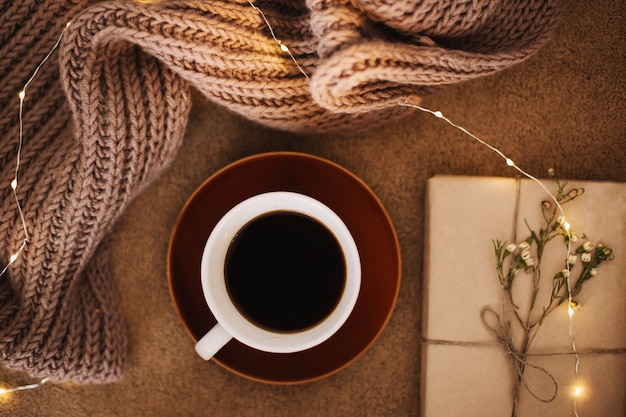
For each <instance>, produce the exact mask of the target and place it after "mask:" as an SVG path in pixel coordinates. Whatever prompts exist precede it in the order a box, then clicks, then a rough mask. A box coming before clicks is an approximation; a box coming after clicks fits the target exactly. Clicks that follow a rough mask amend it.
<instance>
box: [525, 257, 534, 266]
mask: <svg viewBox="0 0 626 417" xmlns="http://www.w3.org/2000/svg"><path fill="white" fill-rule="evenodd" d="M534 264H535V260H534V259H533V258H528V259H524V265H526V266H533V265H534Z"/></svg>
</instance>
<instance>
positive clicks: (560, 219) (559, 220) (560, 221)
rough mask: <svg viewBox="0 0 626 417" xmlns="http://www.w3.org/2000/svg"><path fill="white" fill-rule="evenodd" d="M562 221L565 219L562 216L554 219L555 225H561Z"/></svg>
mask: <svg viewBox="0 0 626 417" xmlns="http://www.w3.org/2000/svg"><path fill="white" fill-rule="evenodd" d="M564 221H565V217H563V216H559V218H558V219H556V222H557V224H563V222H564Z"/></svg>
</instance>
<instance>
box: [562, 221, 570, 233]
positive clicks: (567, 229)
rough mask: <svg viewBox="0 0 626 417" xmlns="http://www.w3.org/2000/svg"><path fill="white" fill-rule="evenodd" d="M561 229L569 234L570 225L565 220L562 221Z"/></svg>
mask: <svg viewBox="0 0 626 417" xmlns="http://www.w3.org/2000/svg"><path fill="white" fill-rule="evenodd" d="M563 228H565V231H567V232H569V228H570V224H569V223H568V222H567V220H565V219H563Z"/></svg>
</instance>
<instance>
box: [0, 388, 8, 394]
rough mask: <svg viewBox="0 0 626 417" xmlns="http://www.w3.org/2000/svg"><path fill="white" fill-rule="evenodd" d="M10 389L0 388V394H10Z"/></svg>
mask: <svg viewBox="0 0 626 417" xmlns="http://www.w3.org/2000/svg"><path fill="white" fill-rule="evenodd" d="M8 393H9V391H8V390H7V389H6V388H0V395H5V394H8Z"/></svg>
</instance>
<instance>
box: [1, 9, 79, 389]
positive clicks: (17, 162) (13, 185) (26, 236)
mask: <svg viewBox="0 0 626 417" xmlns="http://www.w3.org/2000/svg"><path fill="white" fill-rule="evenodd" d="M71 23H72V21H71V20H70V21H69V22H67V23H66V24H65V27H64V28H63V30H62V31H61V34H60V35H59V37H58V38H57V40H56V43H55V44H54V46H53V47H52V49H50V50H49V51H48V53H47V54H46V55H45V56H44V58H43V59H42V60H41V61H40V62H39V64H38V65H37V66H36V67H35V70H34V71H33V73H32V75H31V76H30V78H29V79H28V80H27V81H26V83H25V84H24V86H23V87H22V89H21V90H20V92H19V93H18V95H17V96H18V98H19V101H20V104H19V115H18V119H19V133H18V135H19V136H18V144H17V152H16V156H15V171H14V175H13V180H11V190H12V192H13V198H14V199H15V205H16V206H17V211H18V214H19V217H20V221H21V223H22V229H23V230H24V240H23V241H22V244H21V245H20V246H19V248H18V250H17V251H16V252H15V253H13V254H12V255H11V256H10V257H9V263H8V264H7V265H6V266H5V267H4V268H3V269H2V271H0V278H2V277H3V276H4V274H5V273H6V272H7V270H8V269H9V266H11V265H12V264H13V263H15V261H17V259H18V257H19V256H20V254H21V253H22V251H23V250H24V249H25V248H26V245H27V244H28V241H29V237H30V235H29V233H28V227H27V225H26V217H25V215H24V211H23V209H22V203H21V202H20V198H19V196H18V194H17V187H18V185H19V173H20V166H21V162H22V147H23V146H24V101H25V99H26V90H27V89H28V86H29V85H30V84H31V83H32V82H33V80H34V79H35V77H37V74H39V71H40V70H41V68H42V67H43V66H44V65H45V64H46V62H47V61H48V60H49V59H50V57H51V56H52V54H53V53H54V51H56V50H57V48H58V47H59V45H60V44H61V40H62V39H63V35H65V32H66V31H67V29H68V28H69V27H70V24H71ZM49 380H50V378H48V377H44V378H42V379H40V380H39V382H36V383H33V384H26V385H20V386H17V387H12V388H3V387H0V395H6V394H10V393H12V392H17V391H24V390H31V389H35V388H39V387H40V386H42V385H43V384H45V383H46V382H48V381H49Z"/></svg>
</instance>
